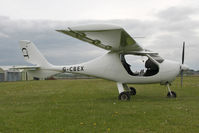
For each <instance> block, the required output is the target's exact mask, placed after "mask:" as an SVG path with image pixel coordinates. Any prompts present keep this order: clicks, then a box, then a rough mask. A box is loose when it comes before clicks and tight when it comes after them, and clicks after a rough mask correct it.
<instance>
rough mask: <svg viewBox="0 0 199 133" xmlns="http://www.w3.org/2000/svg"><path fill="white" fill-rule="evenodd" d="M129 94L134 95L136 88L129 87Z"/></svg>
mask: <svg viewBox="0 0 199 133" xmlns="http://www.w3.org/2000/svg"><path fill="white" fill-rule="evenodd" d="M130 90H131V91H130V95H131V96H132V95H136V89H135V88H134V87H130Z"/></svg>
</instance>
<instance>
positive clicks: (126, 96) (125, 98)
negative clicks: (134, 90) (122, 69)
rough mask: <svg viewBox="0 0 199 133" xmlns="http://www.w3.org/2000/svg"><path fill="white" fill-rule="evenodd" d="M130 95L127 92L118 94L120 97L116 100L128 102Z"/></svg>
mask: <svg viewBox="0 0 199 133" xmlns="http://www.w3.org/2000/svg"><path fill="white" fill-rule="evenodd" d="M130 98H131V97H130V94H129V93H128V92H122V93H120V95H119V96H118V99H119V100H122V101H128V100H130Z"/></svg>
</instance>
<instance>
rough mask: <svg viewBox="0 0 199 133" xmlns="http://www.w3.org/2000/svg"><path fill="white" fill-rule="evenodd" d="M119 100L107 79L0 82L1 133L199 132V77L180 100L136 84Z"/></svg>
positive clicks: (180, 91) (179, 95)
mask: <svg viewBox="0 0 199 133" xmlns="http://www.w3.org/2000/svg"><path fill="white" fill-rule="evenodd" d="M134 87H135V88H136V89H137V95H136V96H133V97H131V101H127V102H122V101H118V99H117V97H118V91H117V88H116V84H115V83H114V82H111V81H107V80H102V79H88V80H85V79H84V80H54V81H24V82H4V83H0V133H84V132H85V133H94V132H99V133H107V132H112V133H133V132H136V133H197V132H199V103H198V101H199V77H185V78H184V86H183V88H182V89H181V88H180V81H179V79H177V80H176V81H175V82H174V83H173V84H172V86H171V88H172V90H174V91H175V92H176V93H177V98H176V99H168V98H166V94H167V89H166V87H165V86H160V85H159V84H151V85H134Z"/></svg>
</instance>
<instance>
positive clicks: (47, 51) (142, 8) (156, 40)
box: [0, 0, 199, 70]
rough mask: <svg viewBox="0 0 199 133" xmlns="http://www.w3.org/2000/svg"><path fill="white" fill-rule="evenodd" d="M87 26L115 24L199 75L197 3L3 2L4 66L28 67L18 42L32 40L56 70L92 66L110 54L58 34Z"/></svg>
mask: <svg viewBox="0 0 199 133" xmlns="http://www.w3.org/2000/svg"><path fill="white" fill-rule="evenodd" d="M82 24H84V25H86V24H114V25H118V26H121V27H124V29H125V30H126V31H127V32H128V33H129V34H130V35H131V36H133V37H136V36H137V37H138V36H144V37H145V38H142V39H138V38H137V39H136V41H137V42H138V43H139V44H140V45H141V46H142V47H143V48H146V49H151V50H153V51H155V52H159V54H160V55H161V56H162V57H163V58H165V59H171V60H174V61H179V62H181V54H182V42H183V41H186V53H185V63H186V64H187V65H188V66H190V68H192V69H195V70H199V1H198V0H164V1H163V0H162V1H160V0H83V1H81V0H72V1H70V0H0V65H27V63H26V62H25V61H24V59H23V57H22V54H21V51H20V50H19V45H18V42H19V40H31V41H33V42H34V43H35V45H36V46H37V47H38V48H39V50H40V51H41V52H42V53H43V54H44V55H45V57H46V58H47V59H48V60H49V62H51V63H52V64H55V65H61V64H62V65H63V64H73V63H81V62H84V61H88V60H90V59H93V58H95V57H98V56H100V55H103V54H104V53H106V51H105V50H103V49H100V48H97V47H95V46H92V45H90V44H87V43H85V42H82V41H79V40H76V39H73V38H71V37H68V36H66V35H64V34H61V33H58V32H56V31H55V29H65V28H67V27H69V26H76V25H82Z"/></svg>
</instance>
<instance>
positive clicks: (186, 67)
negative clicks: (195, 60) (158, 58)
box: [180, 64, 189, 71]
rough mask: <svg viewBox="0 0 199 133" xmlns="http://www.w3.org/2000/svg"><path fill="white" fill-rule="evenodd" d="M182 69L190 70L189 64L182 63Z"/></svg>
mask: <svg viewBox="0 0 199 133" xmlns="http://www.w3.org/2000/svg"><path fill="white" fill-rule="evenodd" d="M180 69H181V70H183V71H184V70H185V71H186V70H189V66H187V65H185V64H181V65H180Z"/></svg>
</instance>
